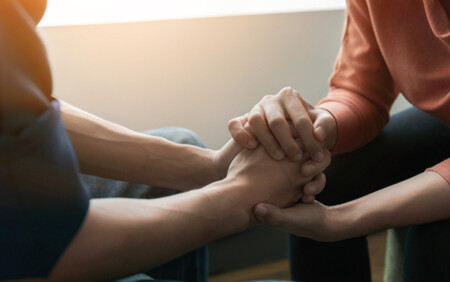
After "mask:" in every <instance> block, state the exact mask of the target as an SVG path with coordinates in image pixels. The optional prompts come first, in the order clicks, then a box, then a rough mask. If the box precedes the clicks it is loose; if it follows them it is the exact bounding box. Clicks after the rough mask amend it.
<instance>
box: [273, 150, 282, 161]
mask: <svg viewBox="0 0 450 282" xmlns="http://www.w3.org/2000/svg"><path fill="white" fill-rule="evenodd" d="M275 157H276V158H277V159H278V160H281V159H282V158H284V152H283V151H281V150H276V151H275Z"/></svg>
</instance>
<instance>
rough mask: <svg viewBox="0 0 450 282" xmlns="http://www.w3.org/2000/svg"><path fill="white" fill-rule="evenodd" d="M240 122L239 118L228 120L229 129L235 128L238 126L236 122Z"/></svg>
mask: <svg viewBox="0 0 450 282" xmlns="http://www.w3.org/2000/svg"><path fill="white" fill-rule="evenodd" d="M237 122H238V120H237V119H235V118H234V119H231V120H229V121H228V124H227V127H228V130H230V131H231V130H232V129H234V127H235V126H236V123H237Z"/></svg>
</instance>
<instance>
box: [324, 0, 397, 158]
mask: <svg viewBox="0 0 450 282" xmlns="http://www.w3.org/2000/svg"><path fill="white" fill-rule="evenodd" d="M330 87H331V88H330V91H329V93H328V96H327V97H325V98H324V99H322V100H321V101H320V102H319V104H318V106H319V107H321V108H324V109H326V110H328V111H329V112H331V114H332V115H333V116H334V117H335V119H336V123H337V131H338V138H337V143H336V145H335V148H334V150H333V153H343V152H349V151H352V150H355V149H357V148H359V147H361V146H363V145H364V144H366V143H368V142H369V141H371V140H372V139H373V138H374V137H375V136H376V135H377V134H378V133H379V132H381V130H382V129H383V128H384V126H385V125H386V123H387V122H388V120H389V110H390V107H391V105H392V103H393V102H394V100H395V99H396V98H397V96H398V91H397V90H396V89H395V87H394V83H393V80H392V77H391V75H390V73H389V70H388V68H387V66H386V63H385V61H384V59H383V56H382V54H381V52H380V49H379V47H378V43H377V39H376V36H375V34H374V30H373V28H372V24H371V19H370V12H369V9H368V7H367V5H366V3H365V1H364V0H348V1H347V13H346V23H345V27H344V34H343V38H342V45H341V50H340V51H339V54H338V57H337V59H336V62H335V68H334V73H333V74H332V76H331V78H330Z"/></svg>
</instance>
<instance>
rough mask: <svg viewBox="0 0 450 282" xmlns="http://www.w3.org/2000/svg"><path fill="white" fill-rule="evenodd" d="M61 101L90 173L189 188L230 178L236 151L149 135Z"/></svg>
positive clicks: (83, 166) (83, 164) (80, 157)
mask: <svg viewBox="0 0 450 282" xmlns="http://www.w3.org/2000/svg"><path fill="white" fill-rule="evenodd" d="M60 102H61V110H62V117H63V120H64V124H65V126H66V129H67V131H68V133H69V136H70V139H71V140H72V143H73V146H74V148H75V151H76V154H77V157H78V160H79V162H80V167H81V170H82V172H84V173H88V174H92V175H97V176H102V177H107V178H113V179H118V180H125V181H130V182H135V183H142V184H149V185H156V186H161V187H167V188H175V189H179V190H189V189H192V188H198V187H202V186H205V185H207V184H209V183H211V182H214V181H217V180H219V179H222V178H224V177H225V175H226V170H227V169H228V165H229V163H230V162H231V160H232V157H233V156H234V155H235V153H234V154H232V155H230V156H229V155H228V154H227V151H226V150H222V152H221V153H219V152H216V151H213V150H208V149H203V148H199V147H195V146H190V145H180V144H175V143H173V142H170V141H167V140H165V139H163V138H160V137H153V136H148V135H144V134H141V133H138V132H135V131H133V130H130V129H128V128H125V127H123V126H120V125H117V124H115V123H112V122H109V121H106V120H104V119H101V118H99V117H97V116H94V115H92V114H90V113H87V112H85V111H83V110H80V109H79V108H76V107H74V106H72V105H70V104H68V103H66V102H63V101H60Z"/></svg>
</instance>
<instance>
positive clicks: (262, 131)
mask: <svg viewBox="0 0 450 282" xmlns="http://www.w3.org/2000/svg"><path fill="white" fill-rule="evenodd" d="M228 130H229V131H230V134H231V136H232V137H233V139H234V140H235V141H236V142H237V143H239V144H240V145H241V146H244V147H246V148H248V149H254V148H255V147H256V146H257V144H258V142H259V143H260V144H262V146H263V147H264V148H265V149H266V151H267V153H268V154H270V155H271V156H272V157H273V158H274V159H277V160H280V159H283V158H284V157H285V156H286V155H287V156H288V157H289V158H290V159H292V160H299V159H302V158H303V157H304V156H305V155H308V156H312V157H311V159H310V160H308V161H307V162H305V163H304V164H303V166H302V172H303V173H304V174H305V175H315V176H316V177H314V178H313V179H312V181H311V182H310V183H308V184H307V185H305V188H304V196H303V198H302V201H303V202H304V203H313V202H314V196H315V195H317V194H318V193H320V192H321V191H322V190H323V188H324V186H325V176H324V175H323V174H322V170H320V169H318V168H319V167H320V165H319V163H320V162H321V161H324V159H325V151H327V150H331V149H332V148H333V146H334V144H335V143H336V137H337V128H336V122H335V120H334V118H333V116H332V115H331V114H330V113H329V112H328V111H326V110H324V109H321V108H318V107H314V106H312V105H311V104H309V103H308V102H307V101H305V100H304V99H303V98H302V97H301V95H300V93H299V92H298V91H296V90H294V89H292V88H291V87H285V88H283V89H282V90H281V91H280V92H279V93H278V94H276V95H267V96H265V97H264V98H263V99H262V100H261V101H260V102H259V103H258V104H257V105H256V106H255V107H253V109H252V110H251V111H250V112H249V113H248V114H246V115H244V116H241V117H237V118H235V119H232V120H230V121H229V123H228Z"/></svg>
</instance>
